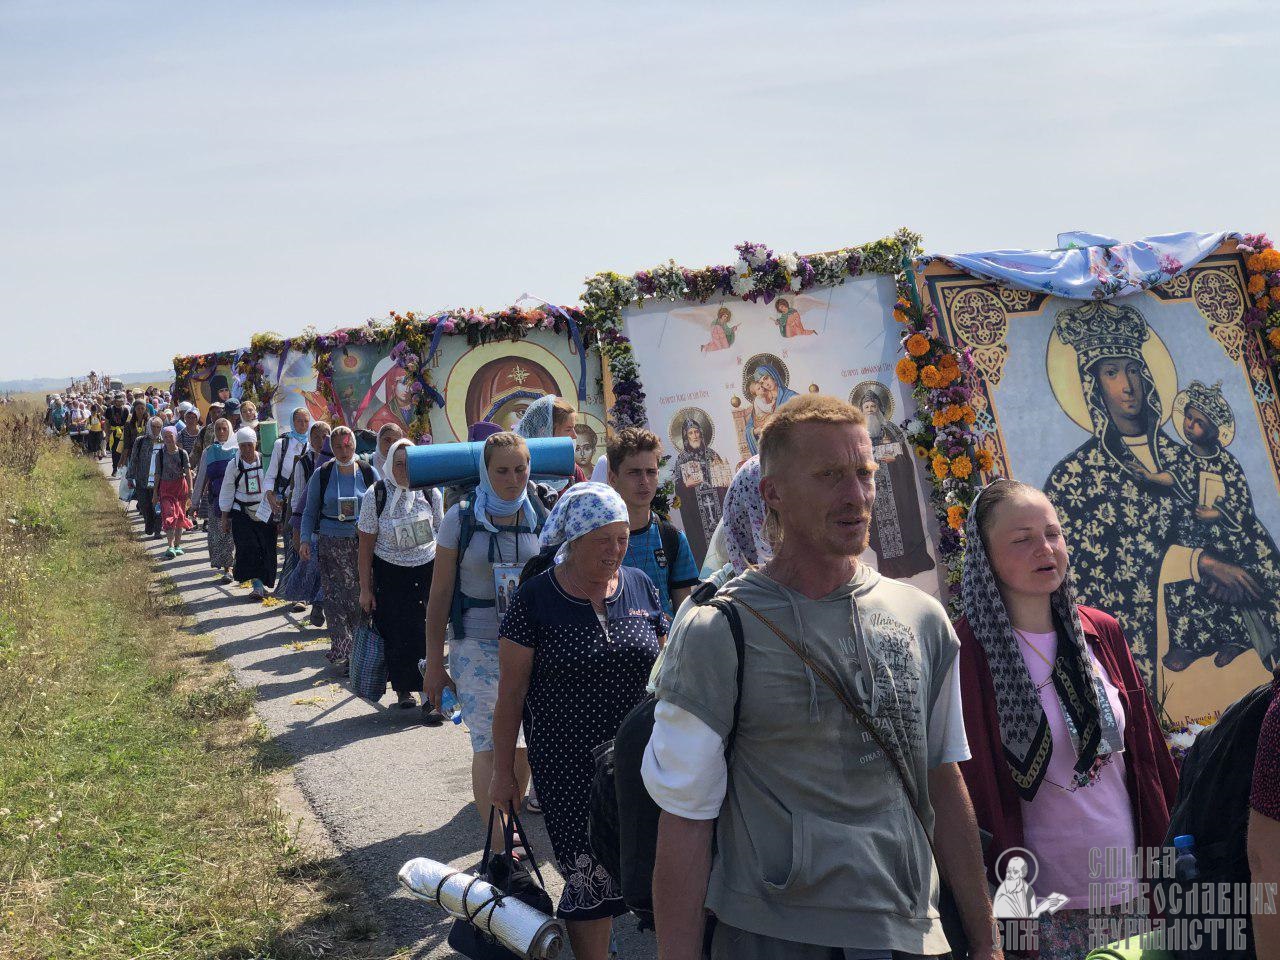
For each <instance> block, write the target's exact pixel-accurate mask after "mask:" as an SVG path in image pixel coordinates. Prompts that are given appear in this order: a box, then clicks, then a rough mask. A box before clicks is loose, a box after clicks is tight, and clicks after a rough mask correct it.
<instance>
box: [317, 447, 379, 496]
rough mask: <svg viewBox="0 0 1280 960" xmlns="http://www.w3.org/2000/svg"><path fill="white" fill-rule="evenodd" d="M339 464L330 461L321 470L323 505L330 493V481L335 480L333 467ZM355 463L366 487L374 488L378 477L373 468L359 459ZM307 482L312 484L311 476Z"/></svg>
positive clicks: (335, 461)
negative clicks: (326, 495)
mask: <svg viewBox="0 0 1280 960" xmlns="http://www.w3.org/2000/svg"><path fill="white" fill-rule="evenodd" d="M337 462H338V461H337V460H330V461H328V462H327V463H326V464H325V465H324V466H323V467H321V468H320V502H321V503H324V498H325V494H327V493H328V492H329V481H330V479H332V478H333V465H334V464H335V463H337ZM355 463H356V466H357V467H358V468H359V469H360V477H361V479H363V480H364V485H365V486H366V487H371V486H373V485H374V483H375V482H376V480H377V476H376V474H375V473H374V472H373V467H371V466H369V464H368V463H367V462H366V461H364V460H361V459H360V458H359V457H357V458H356V461H355ZM307 482H308V483H310V482H311V477H310V476H308V477H307Z"/></svg>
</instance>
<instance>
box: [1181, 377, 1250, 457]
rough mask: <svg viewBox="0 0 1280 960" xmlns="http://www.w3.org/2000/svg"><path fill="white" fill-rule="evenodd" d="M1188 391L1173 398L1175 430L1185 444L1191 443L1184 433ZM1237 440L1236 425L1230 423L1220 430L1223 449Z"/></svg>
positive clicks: (1219, 435)
mask: <svg viewBox="0 0 1280 960" xmlns="http://www.w3.org/2000/svg"><path fill="white" fill-rule="evenodd" d="M1187 400H1188V397H1187V391H1185V390H1179V391H1178V395H1177V396H1176V397H1174V398H1173V429H1175V430H1177V431H1178V436H1180V437H1181V438H1182V442H1183V443H1190V442H1191V441H1190V440H1188V439H1187V435H1186V434H1185V433H1184V432H1183V424H1182V419H1183V417H1184V416H1185V415H1186V410H1187ZM1235 438H1236V425H1235V424H1234V423H1228V424H1227V425H1226V426H1224V427H1219V428H1218V443H1219V445H1221V446H1223V447H1229V446H1231V441H1232V440H1234V439H1235Z"/></svg>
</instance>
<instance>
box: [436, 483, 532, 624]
mask: <svg viewBox="0 0 1280 960" xmlns="http://www.w3.org/2000/svg"><path fill="white" fill-rule="evenodd" d="M526 489H527V492H528V497H529V504H530V506H532V507H533V516H534V526H533V529H530V528H528V527H526V526H525V525H524V524H523V523H517V524H516V525H515V526H514V527H503V528H502V529H503V530H506V531H514V532H515V534H516V535H517V536H519V535H520V534H522V533H541V532H542V528H543V527H544V526H545V525H546V522H547V516H548V514H550V512H551V509H550V507H548V506H547V504H546V502H545V500H544V497H545V496H546V494H545V493H544V488H543V486H542V484H538V483H534V482H533V481H532V480H531V481H529V484H528V486H527V488H526ZM554 502H555V500H554V499H552V503H553V504H554ZM475 532H476V509H475V501H474V500H472V499H467V500H462V501H459V505H458V551H457V552H458V557H457V567H456V569H455V574H454V581H453V603H452V604H450V606H449V626H451V627H452V628H453V638H454V639H455V640H461V639H462V638H463V637H465V636H466V631H465V629H464V627H463V624H462V621H463V615H464V614H465V613H466V612H467V611H468V610H475V609H478V608H483V607H494V606H497V601H496V600H480V599H477V598H475V597H468V596H467V595H466V594H464V593H463V592H462V586H461V584H462V577H461V574H460V571H461V569H462V558H463V556H464V555H465V554H466V552H467V547H468V546H469V545H470V544H471V538H472V536H473V535H474V534H475ZM537 556H540V554H535V557H537ZM553 556H554V554H553ZM526 565H527V564H526ZM544 569H545V568H544ZM523 579H524V578H523V577H522V578H521V582H523Z"/></svg>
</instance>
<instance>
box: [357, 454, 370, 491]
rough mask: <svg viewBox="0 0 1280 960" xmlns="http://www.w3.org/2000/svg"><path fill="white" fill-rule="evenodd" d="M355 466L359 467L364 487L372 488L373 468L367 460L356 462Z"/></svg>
mask: <svg viewBox="0 0 1280 960" xmlns="http://www.w3.org/2000/svg"><path fill="white" fill-rule="evenodd" d="M356 464H357V465H358V466H359V467H360V476H361V478H363V480H364V485H365V486H366V487H372V486H373V483H374V475H373V466H372V464H370V463H369V462H368V461H367V460H357V461H356Z"/></svg>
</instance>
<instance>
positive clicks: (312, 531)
mask: <svg viewBox="0 0 1280 960" xmlns="http://www.w3.org/2000/svg"><path fill="white" fill-rule="evenodd" d="M369 470H370V471H372V473H373V477H374V479H375V480H377V479H378V471H377V470H374V468H373V467H370V468H369ZM326 473H327V474H329V488H328V489H327V490H324V491H321V489H320V481H321V478H322V476H323V474H326ZM367 489H368V488H367V487H366V486H365V482H364V475H363V474H362V473H361V472H360V465H359V464H356V472H355V475H354V476H351V477H348V476H346V475H344V474H342V473H339V472H338V465H337V464H336V463H335V464H334V465H333V470H332V471H329V470H325V469H324V468H323V467H321V468H319V469H317V470H316V472H315V473H313V474H311V479H310V480H309V481H307V505H306V507H305V508H304V509H303V511H302V530H301V531H300V535H301V537H302V539H303V540H304V541H308V542H309V541H310V540H311V539H312V538H313V537H315V536H316V535H317V534H321V535H323V536H326V537H354V536H355V535H356V521H357V519H358V518H359V516H360V503H359V500H357V501H356V510H355V513H354V514H352V515H351V519H350V520H338V519H337V517H338V516H339V512H338V511H339V509H340V508H339V505H338V498H339V497H357V498H359V497H363V496H364V492H365V490H367ZM322 495H323V498H324V501H323V503H322V502H321V496H322Z"/></svg>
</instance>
